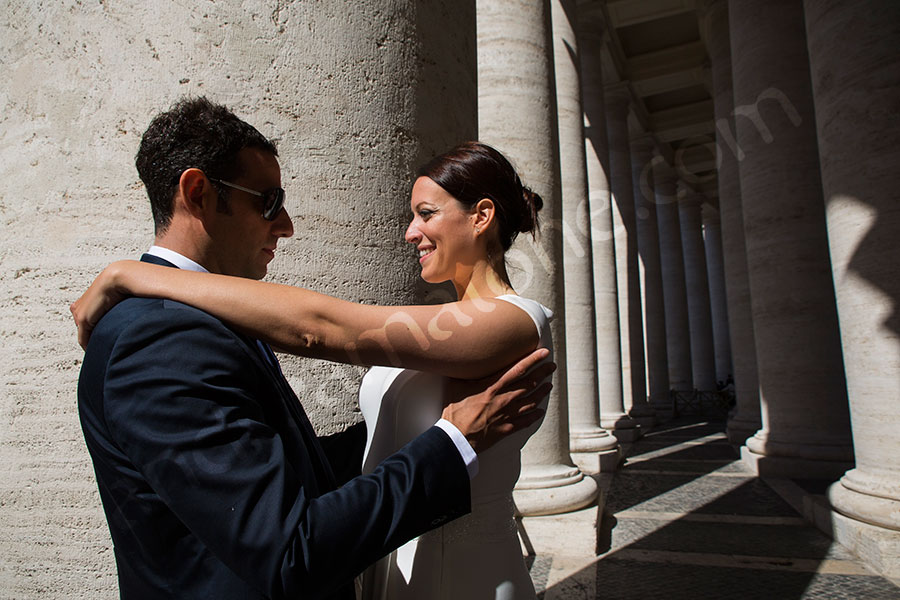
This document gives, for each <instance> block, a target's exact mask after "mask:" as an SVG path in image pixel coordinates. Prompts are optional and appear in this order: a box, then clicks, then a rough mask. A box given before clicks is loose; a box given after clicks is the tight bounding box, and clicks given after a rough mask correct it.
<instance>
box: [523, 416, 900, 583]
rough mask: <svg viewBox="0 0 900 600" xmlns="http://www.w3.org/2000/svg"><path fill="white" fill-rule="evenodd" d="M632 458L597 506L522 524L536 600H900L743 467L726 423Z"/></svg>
mask: <svg viewBox="0 0 900 600" xmlns="http://www.w3.org/2000/svg"><path fill="white" fill-rule="evenodd" d="M624 450H625V454H626V456H627V459H626V461H625V463H624V464H623V465H621V466H620V468H619V470H618V471H617V472H615V473H610V474H601V475H599V476H597V478H598V480H599V482H600V485H601V488H602V489H603V499H602V500H601V502H600V505H601V506H599V507H598V506H594V507H591V508H588V509H584V510H581V511H577V512H574V513H570V514H567V515H557V516H546V517H528V518H525V519H523V521H522V529H523V531H524V535H523V544H524V545H525V546H526V547H527V546H530V547H532V548H533V550H534V552H533V555H532V556H529V557H528V559H527V560H528V562H529V565H530V569H531V574H532V578H533V580H534V582H535V587H536V588H537V591H538V597H539V598H542V599H543V600H582V599H584V600H594V599H601V598H602V599H604V600H615V599H632V598H634V599H635V600H654V599H665V600H679V599H690V600H698V599H706V598H709V599H729V598H735V599H754V598H758V599H761V600H762V599H765V600H771V599H777V600H795V599H817V600H818V599H829V600H831V599H847V600H851V599H852V600H857V599H882V598H883V599H891V600H900V587H898V585H897V584H900V582H896V583H892V582H891V581H890V580H888V579H886V578H884V577H880V576H878V575H876V574H874V573H873V572H871V571H870V570H868V569H867V568H866V567H865V566H863V565H862V563H861V562H860V561H859V560H858V559H857V558H856V557H855V556H854V555H853V554H852V553H850V552H849V551H848V550H846V549H845V548H843V547H842V546H840V545H839V544H837V543H835V542H832V540H831V539H830V538H828V537H827V536H826V535H824V534H823V533H821V532H820V531H819V530H818V529H816V528H815V527H813V526H812V525H810V524H809V523H807V522H806V521H804V520H803V519H802V518H801V517H800V515H799V514H798V513H797V511H796V510H794V508H792V506H791V505H790V504H788V502H786V501H785V500H784V499H782V497H781V496H779V495H778V494H777V493H775V491H774V490H773V488H772V487H770V485H769V484H767V483H766V482H765V481H763V480H761V479H758V478H757V477H755V476H754V475H753V474H752V473H751V472H749V470H748V469H747V468H746V467H744V466H743V464H742V463H741V462H740V460H739V458H738V454H737V452H736V451H735V450H734V449H733V448H732V447H731V445H730V444H729V443H728V440H727V439H726V437H725V433H724V423H721V422H703V421H697V419H696V418H695V419H693V420H690V419H686V420H676V421H672V422H670V423H666V424H664V425H662V426H657V427H656V428H655V429H653V430H652V431H651V432H650V433H648V434H647V435H646V436H644V437H643V438H641V439H639V440H638V441H637V442H635V443H633V444H631V445H629V446H627V447H625V448H624ZM778 483H779V484H780V485H779V486H776V487H784V485H783V484H784V483H785V482H783V481H782V482H778ZM788 483H790V482H788ZM800 483H801V484H802V485H803V487H804V488H806V489H807V490H811V489H815V488H816V487H817V486H818V487H820V488H822V487H823V486H824V485H825V483H826V482H800ZM601 515H602V517H601V518H599V519H598V516H601ZM598 521H599V522H600V527H599V528H598V527H597V523H598Z"/></svg>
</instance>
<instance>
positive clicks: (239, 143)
mask: <svg viewBox="0 0 900 600" xmlns="http://www.w3.org/2000/svg"><path fill="white" fill-rule="evenodd" d="M244 148H258V149H260V150H265V151H267V152H271V153H272V154H273V155H275V156H278V150H277V149H276V148H275V144H274V143H273V142H271V141H270V140H269V139H267V138H266V137H265V136H264V135H262V134H261V133H260V132H259V131H257V130H256V128H255V127H253V126H252V125H250V124H249V123H246V122H244V121H242V120H241V119H239V118H238V117H237V116H236V115H235V114H234V113H233V112H231V111H230V110H228V108H226V107H225V106H222V105H221V104H214V103H213V102H210V101H209V100H207V99H206V98H203V97H200V98H183V99H181V100H179V101H178V102H176V103H175V104H173V105H172V107H171V108H170V109H169V110H168V111H166V112H164V113H160V114H159V115H157V116H156V118H154V119H153V122H152V123H150V126H149V127H148V128H147V131H145V132H144V136H143V137H142V138H141V146H140V148H138V152H137V156H136V157H135V165H136V166H137V170H138V174H139V175H140V177H141V181H143V182H144V186H145V187H146V188H147V195H148V196H149V197H150V208H151V210H152V211H153V224H154V226H155V228H156V232H157V233H162V232H163V231H165V230H166V228H167V227H168V226H169V223H170V222H171V221H172V213H173V199H174V197H175V191H176V189H177V187H178V181H179V179H180V178H181V174H182V173H183V172H184V171H185V170H187V169H191V168H195V169H200V170H201V171H203V172H204V173H206V175H207V176H208V177H213V178H216V179H226V180H230V179H234V178H236V177H239V176H240V175H241V173H240V172H239V170H240V167H241V165H240V161H239V160H238V154H239V153H240V151H241V150H243V149H244ZM214 185H215V184H214ZM216 189H217V190H218V192H219V199H220V201H221V202H224V201H225V198H226V195H227V191H228V190H227V189H225V188H223V187H222V186H218V185H216ZM225 206H226V207H227V205H225Z"/></svg>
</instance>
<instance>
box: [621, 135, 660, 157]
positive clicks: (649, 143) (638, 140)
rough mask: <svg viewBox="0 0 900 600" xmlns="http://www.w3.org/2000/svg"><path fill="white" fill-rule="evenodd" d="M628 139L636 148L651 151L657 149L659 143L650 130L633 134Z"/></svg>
mask: <svg viewBox="0 0 900 600" xmlns="http://www.w3.org/2000/svg"><path fill="white" fill-rule="evenodd" d="M628 141H629V143H630V144H631V146H632V147H633V148H634V149H635V150H637V151H644V152H650V153H652V152H653V151H654V150H655V149H656V145H657V144H656V137H655V136H654V135H653V134H652V133H650V132H648V131H645V132H643V133H639V134H637V135H633V136H631V138H630V139H629V140H628Z"/></svg>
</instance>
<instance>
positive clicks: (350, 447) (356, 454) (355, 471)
mask: <svg viewBox="0 0 900 600" xmlns="http://www.w3.org/2000/svg"><path fill="white" fill-rule="evenodd" d="M319 443H320V444H321V445H322V449H323V450H324V451H325V456H327V457H328V462H329V463H330V464H331V470H332V471H334V476H335V478H336V479H337V484H338V485H344V484H345V483H347V482H348V481H350V480H351V479H353V478H354V477H356V476H358V475H361V474H362V462H363V455H364V454H365V450H366V424H365V423H364V422H360V423H356V424H355V425H351V426H350V427H348V428H347V429H345V430H344V431H339V432H337V433H333V434H331V435H326V436H321V437H320V438H319Z"/></svg>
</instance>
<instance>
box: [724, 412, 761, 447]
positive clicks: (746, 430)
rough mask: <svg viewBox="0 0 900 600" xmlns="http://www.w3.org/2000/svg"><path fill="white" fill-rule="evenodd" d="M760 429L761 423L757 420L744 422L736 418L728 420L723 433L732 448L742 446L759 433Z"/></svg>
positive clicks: (738, 417)
mask: <svg viewBox="0 0 900 600" xmlns="http://www.w3.org/2000/svg"><path fill="white" fill-rule="evenodd" d="M760 427H762V423H761V421H760V420H759V419H757V420H756V421H752V420H748V421H745V420H743V419H741V418H740V416H736V417H734V418H729V419H728V423H727V425H726V426H725V433H726V435H727V436H728V442H729V443H730V444H731V445H732V446H743V445H744V442H746V441H747V439H748V438H750V437H752V436H753V435H754V434H755V433H756V432H757V431H759V428H760Z"/></svg>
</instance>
